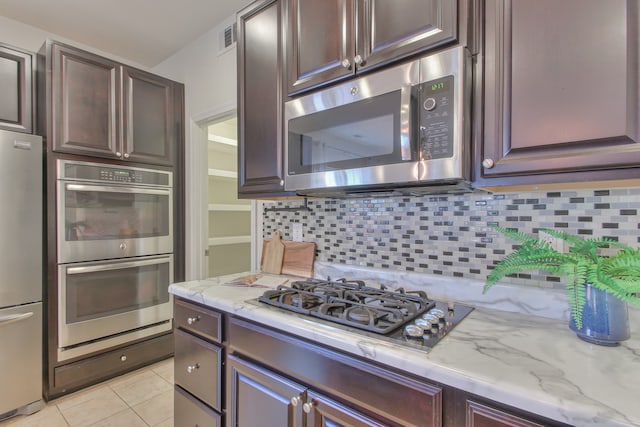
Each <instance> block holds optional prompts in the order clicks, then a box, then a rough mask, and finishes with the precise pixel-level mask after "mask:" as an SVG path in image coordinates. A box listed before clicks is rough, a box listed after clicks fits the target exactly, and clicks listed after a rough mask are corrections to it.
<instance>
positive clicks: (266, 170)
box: [237, 0, 284, 198]
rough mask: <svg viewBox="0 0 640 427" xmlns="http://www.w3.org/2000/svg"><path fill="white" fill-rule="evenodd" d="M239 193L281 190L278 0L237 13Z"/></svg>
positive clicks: (260, 194) (254, 195) (271, 193)
mask: <svg viewBox="0 0 640 427" xmlns="http://www.w3.org/2000/svg"><path fill="white" fill-rule="evenodd" d="M237 27H238V44H237V54H238V197H240V198H261V197H277V196H282V195H284V150H283V146H282V141H283V111H282V109H283V102H284V100H283V84H282V81H283V73H282V67H283V52H282V2H281V0H259V1H257V2H254V3H252V4H250V5H249V6H247V7H246V8H245V9H243V10H241V11H240V12H238V18H237Z"/></svg>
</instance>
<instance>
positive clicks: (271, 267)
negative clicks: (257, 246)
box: [260, 230, 284, 274]
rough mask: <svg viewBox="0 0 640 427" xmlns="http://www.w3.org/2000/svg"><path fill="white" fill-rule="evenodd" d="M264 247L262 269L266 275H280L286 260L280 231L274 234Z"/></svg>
mask: <svg viewBox="0 0 640 427" xmlns="http://www.w3.org/2000/svg"><path fill="white" fill-rule="evenodd" d="M265 243H266V244H265V245H264V246H263V247H262V262H261V264H260V269H261V270H262V271H263V272H265V273H271V274H280V272H281V271H282V260H283V258H284V244H283V243H282V239H281V234H280V230H276V231H274V232H273V235H272V236H271V240H270V241H269V242H268V243H267V242H265Z"/></svg>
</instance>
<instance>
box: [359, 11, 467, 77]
mask: <svg viewBox="0 0 640 427" xmlns="http://www.w3.org/2000/svg"><path fill="white" fill-rule="evenodd" d="M457 22H458V21H457V2H455V1H446V0H402V1H395V2H390V1H388V0H361V3H359V10H358V35H357V37H358V40H357V43H358V44H357V46H358V48H357V49H356V54H360V55H361V56H363V57H364V58H365V61H366V62H365V63H364V64H363V65H362V66H360V67H359V68H360V69H365V68H370V67H374V66H376V65H380V64H384V63H388V62H390V61H392V60H398V59H401V58H403V57H406V56H409V55H412V54H415V53H418V52H420V51H423V50H426V49H428V48H430V47H434V46H438V45H441V44H444V43H449V42H452V41H455V40H456V39H457V26H458V25H457Z"/></svg>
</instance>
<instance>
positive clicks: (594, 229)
mask: <svg viewBox="0 0 640 427" xmlns="http://www.w3.org/2000/svg"><path fill="white" fill-rule="evenodd" d="M298 206H301V201H300V200H289V201H279V202H275V203H273V204H271V203H269V204H268V205H267V207H269V208H276V209H277V208H296V207H298ZM308 207H309V208H310V209H311V210H310V211H306V210H298V211H279V210H275V211H274V210H265V211H264V212H263V229H264V237H265V238H267V239H268V238H270V236H271V234H272V233H273V231H274V230H276V229H280V230H282V232H283V239H285V240H291V239H292V223H295V222H299V223H302V224H303V232H304V238H303V240H304V241H308V242H311V241H312V242H315V243H316V247H317V251H316V259H317V260H318V261H326V262H333V263H340V264H348V265H356V266H364V267H371V268H382V269H394V270H400V271H413V272H418V273H427V274H436V275H443V276H449V277H460V278H469V279H476V280H485V278H486V276H487V274H488V273H489V271H490V268H491V266H493V265H494V264H495V263H496V262H498V261H500V260H501V259H502V258H503V257H504V255H505V254H506V253H508V252H510V251H511V249H512V248H514V247H515V246H516V245H517V243H516V242H513V241H511V240H508V239H505V238H504V237H502V236H501V235H500V234H499V233H497V232H496V231H495V230H493V229H492V228H491V226H492V225H500V226H502V227H510V228H516V229H518V230H519V231H522V232H524V233H529V234H537V232H538V229H539V228H555V229H559V230H565V231H567V232H571V233H577V234H579V235H582V236H584V237H586V238H588V237H610V238H612V239H616V240H618V241H620V242H622V243H626V244H628V245H631V246H634V247H635V246H637V245H638V244H639V243H640V221H639V219H638V211H640V188H619V189H610V190H606V189H605V190H572V191H546V192H531V193H518V194H516V193H493V194H488V193H470V194H464V195H439V196H423V197H389V198H364V199H342V200H337V199H309V200H308ZM503 282H505V283H514V284H522V285H530V286H539V287H556V288H563V287H564V285H563V284H562V283H561V279H560V278H558V277H554V276H550V275H546V274H545V273H543V272H537V271H532V272H527V273H521V274H519V275H518V276H517V277H508V278H505V279H503Z"/></svg>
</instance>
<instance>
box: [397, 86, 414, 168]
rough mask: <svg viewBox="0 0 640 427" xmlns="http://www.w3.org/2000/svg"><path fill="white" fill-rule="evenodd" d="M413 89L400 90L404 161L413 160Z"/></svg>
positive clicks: (401, 152) (401, 142)
mask: <svg viewBox="0 0 640 427" xmlns="http://www.w3.org/2000/svg"><path fill="white" fill-rule="evenodd" d="M411 92H412V87H411V86H410V85H404V86H402V88H400V154H401V156H402V157H401V159H402V160H412V159H413V157H414V156H413V151H414V150H413V149H412V144H411V140H412V139H413V133H412V130H411V129H412V126H413V123H411V114H412V110H413V108H412V107H413V106H412V103H411Z"/></svg>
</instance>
